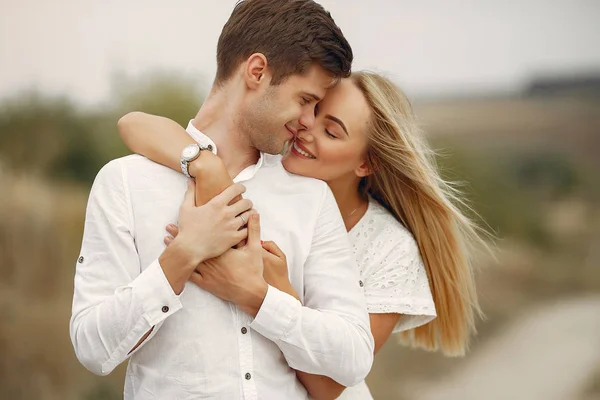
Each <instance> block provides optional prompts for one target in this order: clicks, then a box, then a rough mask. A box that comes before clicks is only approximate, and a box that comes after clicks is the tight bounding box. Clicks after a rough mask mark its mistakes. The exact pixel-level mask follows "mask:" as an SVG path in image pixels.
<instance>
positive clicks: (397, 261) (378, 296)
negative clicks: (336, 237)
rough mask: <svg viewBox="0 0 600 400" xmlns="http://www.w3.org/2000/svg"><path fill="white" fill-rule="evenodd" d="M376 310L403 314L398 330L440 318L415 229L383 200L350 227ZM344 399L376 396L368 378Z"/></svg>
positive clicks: (366, 288) (367, 294)
mask: <svg viewBox="0 0 600 400" xmlns="http://www.w3.org/2000/svg"><path fill="white" fill-rule="evenodd" d="M348 235H349V238H350V242H351V243H352V246H353V250H354V255H355V257H356V262H357V264H358V268H359V269H360V276H361V281H360V282H359V284H360V285H361V286H362V287H363V289H364V291H365V297H366V299H367V309H368V311H369V313H370V314H384V313H398V314H403V317H402V318H401V319H400V321H399V322H398V324H397V325H396V327H395V328H394V333H396V332H400V331H404V330H408V329H412V328H416V327H418V326H420V325H423V324H426V323H427V322H429V321H431V320H432V319H434V318H435V317H436V311H435V305H434V304H433V297H432V295H431V290H430V288H429V281H428V279H427V274H426V272H425V266H424V265H423V261H422V259H421V255H420V253H419V248H418V247H417V243H416V242H415V239H414V238H413V236H412V234H411V233H410V232H409V231H408V230H407V229H406V228H405V227H404V226H403V225H402V224H401V223H399V222H398V221H397V220H396V219H395V218H394V216H393V215H392V214H391V213H390V212H389V211H387V210H386V209H385V208H383V207H382V206H381V205H380V204H379V203H378V202H377V201H375V200H373V199H372V198H369V206H368V208H367V212H366V213H365V215H364V216H363V217H362V218H361V220H360V221H359V222H358V223H357V224H356V225H355V226H354V228H352V229H351V230H350V232H348ZM339 399H344V400H369V399H373V397H372V396H371V393H370V392H369V388H368V387H367V384H366V383H365V382H364V381H363V382H361V383H359V384H358V385H356V386H353V387H349V388H347V389H346V390H344V392H343V393H342V395H341V396H340V397H339Z"/></svg>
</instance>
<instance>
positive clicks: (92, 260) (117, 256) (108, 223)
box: [70, 160, 252, 375]
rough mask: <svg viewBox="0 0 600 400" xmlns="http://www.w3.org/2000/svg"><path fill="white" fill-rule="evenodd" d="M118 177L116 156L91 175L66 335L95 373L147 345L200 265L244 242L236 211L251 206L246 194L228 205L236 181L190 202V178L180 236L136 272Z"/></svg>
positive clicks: (124, 197) (122, 186) (129, 217)
mask: <svg viewBox="0 0 600 400" xmlns="http://www.w3.org/2000/svg"><path fill="white" fill-rule="evenodd" d="M125 182H126V181H125V179H124V178H123V171H122V170H121V167H120V164H119V161H118V160H116V161H113V162H111V163H109V164H107V165H106V166H105V167H104V168H103V169H102V170H101V171H100V172H99V173H98V176H97V177H96V180H95V182H94V185H93V187H92V191H91V193H90V199H89V202H88V208H87V213H86V223H85V231H84V237H83V244H82V252H81V257H80V258H79V260H78V263H77V268H76V274H75V291H74V295H73V312H72V317H71V324H70V331H71V340H72V342H73V346H74V348H75V353H76V355H77V357H78V359H79V360H80V362H81V363H82V364H83V365H84V366H86V367H87V368H88V369H89V370H91V371H92V372H94V373H96V374H100V375H106V374H108V373H110V372H111V371H112V370H113V369H114V368H115V367H116V366H117V365H118V364H120V363H121V362H122V361H124V360H125V359H126V358H127V357H128V356H129V355H130V354H131V353H133V352H134V351H136V350H137V349H139V348H140V346H142V345H143V344H144V343H147V342H148V340H150V338H151V337H152V336H153V335H154V334H155V333H156V332H157V330H158V329H159V328H160V326H161V324H162V322H163V321H164V320H165V319H166V318H167V317H169V316H170V315H172V314H173V313H175V312H176V311H178V310H179V309H180V308H181V307H182V305H181V303H180V301H179V297H178V295H179V294H180V293H181V292H182V290H183V287H184V285H185V283H186V282H187V281H188V279H189V277H190V275H191V273H192V272H193V271H194V268H196V266H197V265H198V264H199V263H200V262H202V261H204V260H205V259H207V258H211V257H215V256H217V255H219V254H221V253H222V252H224V251H225V250H226V249H228V248H230V247H231V246H233V245H235V244H236V243H239V241H240V240H243V239H245V237H246V235H247V231H246V229H240V218H236V215H238V214H240V213H243V212H245V211H247V210H249V209H250V208H251V207H252V202H250V201H249V200H247V199H243V200H241V201H238V202H237V203H235V204H233V205H231V206H230V205H229V203H230V202H231V200H232V199H233V198H236V197H239V196H240V195H241V194H242V193H243V192H244V190H245V188H244V186H243V185H239V184H238V185H233V186H230V187H228V188H227V189H225V190H224V191H223V192H222V193H220V194H219V195H218V196H216V197H215V198H214V199H212V200H211V201H210V202H208V203H207V204H206V205H203V206H202V207H196V206H195V205H194V191H195V185H194V184H193V183H191V182H190V183H189V184H188V191H187V192H186V195H185V198H184V202H183V204H182V206H181V207H180V210H179V223H180V229H181V234H180V235H179V236H178V238H177V240H176V241H174V242H173V244H172V245H171V246H169V248H168V249H166V250H165V251H164V252H163V254H162V255H161V256H160V258H159V259H158V260H156V261H154V262H153V263H152V264H150V266H148V268H146V269H145V270H144V271H143V272H141V266H140V263H139V256H138V253H137V249H136V245H135V241H134V230H133V217H132V215H131V204H130V201H129V196H128V194H129V192H128V189H127V188H126V183H125Z"/></svg>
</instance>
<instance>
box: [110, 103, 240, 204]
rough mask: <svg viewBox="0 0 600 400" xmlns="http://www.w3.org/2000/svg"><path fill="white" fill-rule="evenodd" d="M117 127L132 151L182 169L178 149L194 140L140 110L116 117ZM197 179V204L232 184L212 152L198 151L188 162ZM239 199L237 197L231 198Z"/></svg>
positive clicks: (166, 121)
mask: <svg viewBox="0 0 600 400" xmlns="http://www.w3.org/2000/svg"><path fill="white" fill-rule="evenodd" d="M117 127H118V129H119V134H120V135H121V138H122V139H123V142H124V143H125V145H126V146H127V147H128V148H129V149H130V150H131V151H133V152H134V153H138V154H141V155H143V156H144V157H147V158H148V159H150V160H152V161H154V162H156V163H159V164H162V165H164V166H165V167H169V168H171V169H173V170H175V171H178V172H179V171H181V169H180V168H181V167H180V164H179V162H180V158H181V150H182V149H183V148H184V147H185V146H187V145H188V144H193V143H196V142H195V141H194V139H192V137H191V136H190V135H188V134H187V132H186V131H185V129H183V128H182V127H181V126H180V125H179V124H178V123H177V122H175V121H173V120H170V119H168V118H164V117H159V116H156V115H151V114H146V113H143V112H137V111H136V112H131V113H129V114H127V115H125V116H123V117H121V119H120V120H119V122H118V124H117ZM189 173H190V175H191V176H193V177H196V178H198V179H197V180H196V205H197V206H200V205H203V204H205V203H207V202H208V201H209V200H210V199H212V198H213V197H215V196H216V195H218V194H220V193H221V192H222V191H223V190H225V189H226V188H228V187H229V186H231V185H233V180H232V179H231V177H230V176H229V174H228V173H227V169H226V168H225V165H224V164H223V162H222V161H221V159H219V158H218V157H217V156H215V155H214V154H212V153H211V152H205V151H203V152H201V153H200V156H199V157H198V158H197V159H196V160H194V161H192V162H191V163H190V165H189ZM239 199H241V196H238V197H236V198H235V199H234V201H232V203H235V202H236V201H238V200H239Z"/></svg>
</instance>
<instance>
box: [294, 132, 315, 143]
mask: <svg viewBox="0 0 600 400" xmlns="http://www.w3.org/2000/svg"><path fill="white" fill-rule="evenodd" d="M296 137H297V138H298V139H300V140H301V141H303V142H307V143H310V142H312V141H313V140H314V137H313V135H312V133H310V130H307V129H300V130H299V131H298V133H297V134H296Z"/></svg>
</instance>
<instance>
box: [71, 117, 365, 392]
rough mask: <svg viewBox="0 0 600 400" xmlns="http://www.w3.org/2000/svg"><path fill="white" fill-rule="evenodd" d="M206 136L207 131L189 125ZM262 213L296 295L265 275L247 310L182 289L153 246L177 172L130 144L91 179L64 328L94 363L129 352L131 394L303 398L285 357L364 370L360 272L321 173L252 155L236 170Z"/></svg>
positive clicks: (339, 371)
mask: <svg viewBox="0 0 600 400" xmlns="http://www.w3.org/2000/svg"><path fill="white" fill-rule="evenodd" d="M187 131H188V133H189V134H190V135H191V136H192V137H194V139H195V140H196V141H198V142H200V143H201V144H204V145H207V144H212V145H213V148H214V149H215V151H216V147H215V145H214V143H212V141H211V140H210V139H209V138H208V137H207V136H205V135H203V134H202V133H200V132H199V131H198V130H196V129H195V128H194V127H193V125H192V124H191V123H190V125H189V126H188V129H187ZM234 181H235V182H240V183H243V184H244V185H245V186H246V189H247V191H246V193H245V195H244V196H245V197H247V198H249V199H251V200H252V202H253V204H254V208H255V209H256V210H257V211H258V212H259V213H260V215H261V236H262V239H263V240H272V241H274V242H275V243H277V244H278V246H279V247H280V248H281V249H282V250H283V252H284V253H285V254H286V256H287V262H288V268H289V274H290V280H291V283H292V285H293V286H294V288H295V289H296V291H297V292H298V294H299V295H300V298H301V300H302V304H303V305H304V306H302V304H301V303H300V302H298V301H297V300H296V299H294V298H293V297H292V296H290V295H288V294H286V293H283V292H281V291H279V290H277V289H275V288H274V287H269V289H268V292H267V296H266V297H265V299H264V302H263V304H262V306H261V309H260V311H259V313H258V314H257V316H256V317H255V318H252V317H251V316H249V315H248V314H246V313H244V312H242V311H240V310H239V309H238V308H237V307H236V306H234V305H233V304H231V303H229V302H226V301H223V300H220V299H219V298H217V297H215V296H213V295H212V294H210V293H208V292H205V291H203V290H202V289H200V288H199V287H197V286H196V285H194V284H192V283H190V282H188V283H187V284H186V286H185V289H184V291H183V292H182V293H181V294H180V295H175V294H174V292H173V290H172V289H171V286H170V285H169V283H168V281H167V279H166V277H165V276H164V273H163V271H162V268H161V267H160V264H159V262H158V257H159V256H160V254H161V253H162V252H163V250H164V244H163V237H164V235H165V226H166V225H167V224H169V223H176V221H177V216H178V211H179V207H180V205H181V202H182V200H183V195H184V193H185V190H186V178H185V177H184V176H183V174H181V173H178V172H175V171H172V170H170V169H168V168H166V167H163V166H160V165H158V164H156V163H153V162H151V161H149V160H147V159H146V158H144V157H141V156H138V155H132V156H127V157H124V158H120V159H117V160H113V161H111V162H110V163H108V164H107V165H106V166H104V167H103V169H102V170H101V171H100V172H99V173H98V175H97V177H96V180H95V181H94V184H93V186H92V190H91V193H90V198H89V202H88V207H87V212H86V222H85V231H84V237H83V244H82V249H81V254H80V257H79V259H78V261H77V268H76V274H75V291H74V296H73V313H72V317H71V324H70V331H71V340H72V342H73V346H74V348H75V352H76V354H77V357H78V358H79V360H80V361H81V362H82V363H83V364H84V365H85V366H86V367H87V368H88V369H90V370H91V371H92V372H94V373H97V374H108V373H110V372H111V371H112V370H113V369H114V368H115V367H116V366H117V365H119V364H120V363H121V362H123V361H124V360H125V359H126V358H127V357H129V356H130V355H129V354H128V352H129V351H130V350H131V349H132V348H133V347H134V346H135V344H136V343H137V342H138V341H139V340H140V338H141V337H142V336H143V335H144V334H145V333H146V332H147V331H148V330H149V329H150V328H152V327H154V328H153V330H152V333H151V334H150V336H149V337H148V338H147V339H146V340H145V341H144V343H143V344H142V345H141V346H139V347H138V348H137V349H136V350H135V351H134V352H133V353H132V354H131V359H130V361H129V366H128V369H127V376H126V380H125V398H126V399H133V398H135V399H154V398H157V399H198V398H219V399H305V398H307V397H308V395H307V393H306V391H305V389H304V387H303V386H302V385H301V384H300V383H299V382H298V381H297V379H296V375H295V373H294V371H293V370H292V368H293V369H298V370H302V371H305V372H309V373H314V374H319V375H328V376H331V377H332V378H333V379H335V380H336V381H338V382H339V383H341V384H343V385H345V386H352V385H354V384H356V383H358V382H360V381H361V380H362V379H364V377H365V376H366V375H367V373H368V371H369V369H370V367H371V364H372V361H373V337H372V335H371V332H370V328H369V318H368V314H367V309H366V303H365V299H364V294H363V291H362V288H361V287H360V286H359V280H360V278H359V270H358V268H357V267H356V261H355V259H354V256H353V254H352V251H351V248H350V244H349V241H348V237H347V233H346V230H345V227H344V224H343V220H342V218H341V215H340V212H339V210H338V208H337V205H336V202H335V199H334V197H333V195H332V193H331V191H330V190H329V188H328V187H327V185H326V184H325V183H324V182H321V181H318V180H315V179H311V178H306V177H301V176H297V175H293V174H290V173H288V172H287V171H285V169H284V168H283V167H282V165H281V162H280V158H279V157H278V156H269V155H264V154H261V156H260V159H259V161H258V163H257V164H256V165H252V166H250V167H248V168H246V169H245V170H243V171H242V172H240V174H238V176H237V177H236V178H235V179H234Z"/></svg>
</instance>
